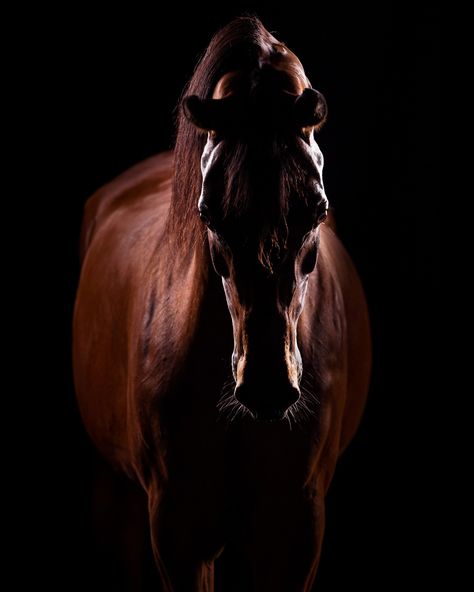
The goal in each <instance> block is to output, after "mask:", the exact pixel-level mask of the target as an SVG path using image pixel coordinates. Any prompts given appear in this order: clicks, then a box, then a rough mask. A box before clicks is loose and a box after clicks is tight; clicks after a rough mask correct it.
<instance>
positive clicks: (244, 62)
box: [168, 17, 307, 252]
mask: <svg viewBox="0 0 474 592" xmlns="http://www.w3.org/2000/svg"><path fill="white" fill-rule="evenodd" d="M276 44H279V42H277V40H276V39H275V38H274V37H273V36H272V35H271V34H270V33H269V32H268V31H267V30H266V29H265V27H264V26H263V25H262V23H261V22H260V20H259V19H258V18H256V17H241V18H238V19H235V20H233V21H232V22H230V23H229V24H228V25H226V26H225V27H224V28H223V29H221V30H220V31H218V33H216V35H215V36H214V37H213V39H212V40H211V42H210V44H209V46H208V48H207V50H206V51H205V53H204V55H203V57H202V58H201V60H200V61H199V63H198V64H197V66H196V69H195V71H194V74H193V76H192V78H191V80H190V81H189V83H188V84H187V85H186V87H185V88H184V91H183V94H182V98H184V97H186V96H188V95H197V96H198V97H200V98H211V97H212V95H213V91H214V89H215V87H216V85H217V83H218V82H219V80H220V79H221V77H222V76H223V75H224V74H226V73H228V72H231V71H235V70H237V71H241V72H248V73H249V72H252V71H255V70H258V69H261V68H262V64H263V65H264V67H267V68H268V63H269V62H270V63H271V60H272V54H273V53H274V51H275V49H274V48H275V45H276ZM279 45H280V46H282V44H279ZM282 69H285V70H287V73H288V76H289V77H291V78H294V79H298V80H299V81H300V82H301V80H302V79H303V80H304V82H306V83H307V80H306V77H305V75H304V71H303V69H302V67H301V65H300V64H299V62H298V60H297V59H296V58H295V60H290V61H289V62H285V63H284V64H283V66H282V65H281V64H280V66H279V70H282ZM306 85H307V84H305V86H306ZM205 142H206V135H205V134H204V133H203V132H202V131H201V130H199V129H197V128H196V127H195V126H194V125H193V124H192V123H191V122H190V121H189V120H188V119H187V118H186V116H185V114H184V113H183V109H181V108H180V109H179V113H178V130H177V138H176V145H175V165H174V184H173V199H172V203H171V210H170V215H169V219H168V230H169V233H168V234H169V236H170V237H172V238H173V239H174V240H175V241H176V247H177V248H180V249H184V250H185V251H187V252H191V251H192V248H193V246H194V244H195V243H196V240H198V239H199V237H202V233H203V225H202V223H201V222H200V220H199V217H198V216H197V203H198V199H199V194H200V191H201V183H202V176H201V168H200V159H201V155H202V152H203V149H204V145H205ZM238 153H239V150H236V152H235V158H238ZM235 158H234V160H235ZM234 166H235V168H234V167H233V168H234V170H235V171H238V170H239V168H238V166H237V165H236V164H235V163H234ZM223 198H224V196H223Z"/></svg>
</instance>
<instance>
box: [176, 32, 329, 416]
mask: <svg viewBox="0 0 474 592" xmlns="http://www.w3.org/2000/svg"><path fill="white" fill-rule="evenodd" d="M278 47H279V49H278V51H279V52H280V53H282V52H283V53H285V52H286V51H287V50H286V49H285V48H283V46H281V45H280V44H279V45H278ZM290 53H291V52H290ZM292 55H293V54H292ZM295 59H296V58H295ZM298 63H299V62H298ZM295 81H296V82H295ZM305 86H306V85H305V84H301V77H300V78H297V77H294V76H291V75H288V73H287V72H286V71H284V70H283V71H282V70H281V69H279V68H275V67H274V65H272V64H263V65H260V67H259V68H258V70H257V71H254V72H251V73H247V74H242V73H240V72H230V73H229V74H227V75H225V76H224V77H223V78H222V79H221V80H220V81H219V83H218V84H217V86H216V88H215V91H214V95H213V98H211V99H200V98H198V97H197V96H190V97H188V98H187V99H185V101H184V110H185V114H186V116H187V117H188V119H189V120H190V121H192V122H193V123H194V124H195V125H196V126H197V127H199V128H200V129H202V130H204V131H205V132H207V142H206V144H205V147H204V150H203V153H202V159H201V171H202V191H201V195H200V198H199V202H198V204H196V205H197V209H198V212H199V215H200V217H201V220H202V222H203V223H204V224H205V226H206V227H207V234H208V241H209V247H210V253H211V257H212V262H213V265H214V269H215V271H216V272H217V273H218V274H219V275H220V276H221V278H222V283H223V286H224V292H225V296H226V300H227V305H228V308H229V312H230V315H231V317H232V324H233V334H234V352H233V356H232V371H233V375H234V379H235V383H236V386H235V398H236V399H237V401H239V402H240V403H241V404H242V405H244V406H245V407H246V408H247V409H248V410H249V411H250V412H251V413H252V415H253V416H254V417H255V418H257V419H262V420H272V419H281V418H283V417H284V416H285V413H286V411H287V410H288V408H290V407H291V406H292V405H294V404H295V403H296V402H297V401H298V399H299V397H300V381H301V376H302V360H301V355H300V352H299V350H298V343H297V324H298V319H299V317H300V315H301V313H302V310H303V306H304V302H305V294H306V290H307V286H308V278H309V275H310V274H311V272H312V271H313V270H314V268H315V265H316V260H317V254H318V245H319V224H320V223H321V222H322V221H323V220H324V218H325V217H326V213H327V207H328V202H327V199H326V195H325V193H324V186H323V179H322V169H323V156H322V154H321V151H320V149H319V147H318V145H317V143H316V141H315V139H314V131H315V129H316V128H317V127H318V126H319V125H320V124H321V123H322V121H323V120H324V118H325V114H326V104H325V101H324V98H323V97H322V95H321V94H320V93H319V92H317V91H316V90H314V89H311V88H305Z"/></svg>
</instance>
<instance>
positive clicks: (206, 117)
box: [183, 95, 231, 132]
mask: <svg viewBox="0 0 474 592" xmlns="http://www.w3.org/2000/svg"><path fill="white" fill-rule="evenodd" d="M183 112H184V115H185V116H186V118H187V119H189V121H190V122H191V123H193V124H194V125H195V126H196V127H199V128H200V129H203V130H206V131H208V132H210V131H214V132H215V131H219V130H222V129H223V128H224V127H226V126H227V124H228V121H229V118H230V116H231V113H230V103H229V99H200V98H199V97H197V96H196V95H191V96H189V97H186V98H185V99H184V100H183Z"/></svg>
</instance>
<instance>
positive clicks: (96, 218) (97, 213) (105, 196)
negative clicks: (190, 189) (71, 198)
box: [81, 151, 173, 257]
mask: <svg viewBox="0 0 474 592" xmlns="http://www.w3.org/2000/svg"><path fill="white" fill-rule="evenodd" d="M172 173H173V152H171V151H168V152H161V153H160V154H156V155H155V156H152V157H150V158H147V159H146V160H144V161H142V162H139V163H138V164H136V165H134V166H132V167H131V168H129V169H128V170H126V171H125V172H123V173H121V174H120V175H119V176H118V177H116V178H115V179H113V180H112V181H110V182H109V183H106V184H105V185H104V186H103V187H101V188H100V189H98V190H97V191H96V192H95V193H94V194H93V195H92V196H91V197H90V198H89V199H88V200H87V202H86V204H85V207H84V217H83V222H82V233H81V257H84V255H85V253H86V251H87V248H88V246H89V244H90V242H91V240H92V237H93V235H94V233H95V231H96V230H97V229H98V228H100V226H101V225H103V224H104V222H106V221H107V220H108V219H109V218H110V216H112V215H113V214H115V213H116V212H117V211H119V210H124V211H125V212H128V211H130V210H131V209H132V208H135V209H147V208H148V207H149V206H150V203H149V200H147V199H145V198H147V197H150V198H152V201H153V206H154V207H155V208H156V207H159V206H160V204H162V203H167V202H169V199H170V196H171V178H172Z"/></svg>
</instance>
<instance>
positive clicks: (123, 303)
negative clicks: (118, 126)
mask: <svg viewBox="0 0 474 592" xmlns="http://www.w3.org/2000/svg"><path fill="white" fill-rule="evenodd" d="M172 166H173V157H172V153H169V152H168V153H163V154H158V155H157V156H154V157H152V158H149V159H148V160H145V161H144V162H142V163H139V164H138V165H136V166H134V167H132V168H131V169H129V170H128V171H126V172H125V173H123V174H122V175H120V176H119V177H117V178H116V179H114V180H113V181H111V182H110V183H108V184H107V185H105V186H104V187H102V188H101V189H99V191H97V192H96V193H95V194H94V195H93V196H92V197H91V198H90V199H89V201H88V202H87V204H86V207H85V212H84V221H83V227H82V237H81V255H82V270H81V278H80V282H79V288H78V292H77V298H76V306H75V314H74V351H73V353H74V378H75V385H76V394H77V398H78V402H79V407H80V410H81V414H82V417H83V420H84V424H85V426H86V428H87V430H88V432H89V434H90V436H91V437H92V439H93V441H94V442H95V444H96V446H97V447H98V448H99V450H100V451H101V452H102V453H103V455H104V456H105V457H106V458H107V459H108V460H109V461H111V462H113V463H114V464H118V465H121V466H127V465H128V464H129V460H130V459H129V458H128V457H129V454H130V452H129V442H128V438H129V431H130V425H129V423H130V417H129V412H130V411H129V406H128V403H127V388H128V382H129V379H130V372H129V370H130V369H129V360H130V351H131V348H132V347H133V332H134V331H135V330H136V327H134V325H133V314H132V309H133V307H134V306H135V303H136V300H137V298H139V297H140V294H141V293H142V292H145V291H146V281H147V271H146V269H147V266H149V265H150V264H151V263H152V260H153V257H154V256H155V253H156V251H157V245H158V244H159V241H160V237H161V236H162V235H163V231H164V226H165V222H166V217H167V212H168V208H169V203H170V198H171V177H172Z"/></svg>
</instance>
